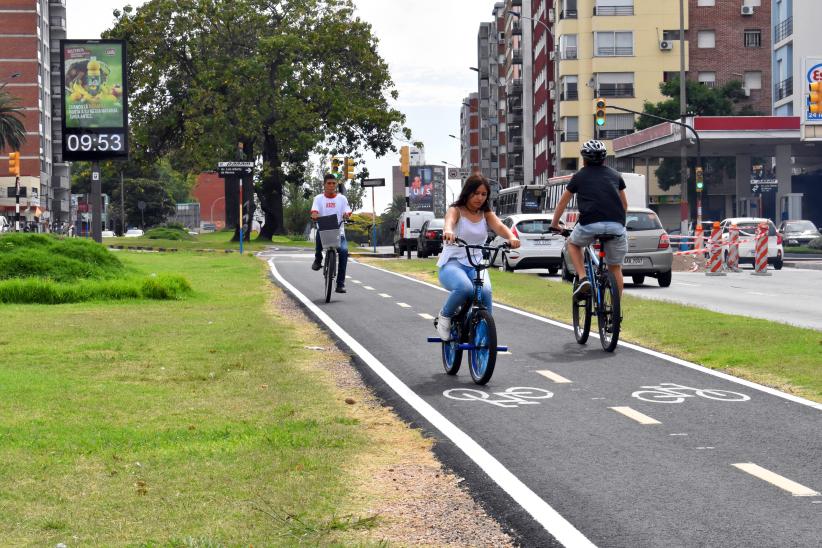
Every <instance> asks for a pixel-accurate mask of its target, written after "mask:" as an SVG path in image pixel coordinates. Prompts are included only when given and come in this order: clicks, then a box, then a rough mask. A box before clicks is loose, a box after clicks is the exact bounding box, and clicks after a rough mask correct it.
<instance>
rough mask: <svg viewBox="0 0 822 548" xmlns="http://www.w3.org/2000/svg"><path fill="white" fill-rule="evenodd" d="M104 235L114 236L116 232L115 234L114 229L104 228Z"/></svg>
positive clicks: (107, 236) (105, 236)
mask: <svg viewBox="0 0 822 548" xmlns="http://www.w3.org/2000/svg"><path fill="white" fill-rule="evenodd" d="M102 236H103V238H114V236H116V234H114V231H113V230H104V231H103V234H102Z"/></svg>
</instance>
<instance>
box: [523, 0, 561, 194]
mask: <svg viewBox="0 0 822 548" xmlns="http://www.w3.org/2000/svg"><path fill="white" fill-rule="evenodd" d="M552 5H553V4H552V2H551V1H550V0H537V1H536V2H534V5H533V8H534V11H533V13H532V14H531V21H529V20H524V21H523V24H530V25H531V28H532V31H533V33H534V40H533V41H534V48H533V53H532V58H533V66H534V70H533V77H534V82H533V89H534V97H533V99H534V100H533V112H534V182H535V183H537V184H544V183H546V182H547V181H548V178H549V177H553V176H554V175H555V171H556V170H555V166H554V157H555V155H556V150H557V143H558V142H559V138H558V137H559V136H558V135H557V133H558V132H557V130H558V128H559V126H558V124H557V119H556V110H555V109H556V106H557V105H556V102H557V101H559V96H558V93H557V90H556V78H555V74H556V72H555V69H556V68H558V67H557V66H555V65H556V64H557V63H558V62H559V60H558V59H557V58H556V54H555V49H556V45H555V43H554V36H553V34H552V33H551V32H549V31H548V29H549V28H550V27H551V25H552V24H553V23H554V22H555V20H556V12H555V11H554V8H553V7H551V6H552Z"/></svg>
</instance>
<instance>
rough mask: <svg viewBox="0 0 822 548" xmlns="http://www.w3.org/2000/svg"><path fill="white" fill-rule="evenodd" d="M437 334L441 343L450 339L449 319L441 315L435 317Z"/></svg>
mask: <svg viewBox="0 0 822 548" xmlns="http://www.w3.org/2000/svg"><path fill="white" fill-rule="evenodd" d="M437 333H438V334H439V336H440V339H442V340H443V341H448V340H450V339H451V318H449V317H448V316H443V315H442V314H440V315H439V316H437Z"/></svg>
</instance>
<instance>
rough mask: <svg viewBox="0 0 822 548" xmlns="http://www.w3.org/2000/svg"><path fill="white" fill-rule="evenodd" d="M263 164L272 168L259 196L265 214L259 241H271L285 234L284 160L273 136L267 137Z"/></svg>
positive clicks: (265, 178)
mask: <svg viewBox="0 0 822 548" xmlns="http://www.w3.org/2000/svg"><path fill="white" fill-rule="evenodd" d="M263 164H264V165H267V166H268V167H269V168H270V173H269V175H267V176H265V177H264V178H263V182H262V185H261V188H260V192H259V194H258V196H259V198H260V204H261V206H262V208H263V213H264V214H265V223H264V224H263V226H262V227H261V228H260V235H259V236H258V237H257V239H258V240H265V241H271V237H272V236H274V235H275V234H285V228H284V226H283V174H282V159H281V158H280V154H279V147H277V142H276V141H275V140H274V138H272V137H271V136H266V138H265V142H264V144H263Z"/></svg>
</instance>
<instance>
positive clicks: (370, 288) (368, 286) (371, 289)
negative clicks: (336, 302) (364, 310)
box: [362, 285, 374, 291]
mask: <svg viewBox="0 0 822 548" xmlns="http://www.w3.org/2000/svg"><path fill="white" fill-rule="evenodd" d="M362 288H363V289H367V290H368V291H374V288H373V287H371V286H370V285H364V286H362Z"/></svg>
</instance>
